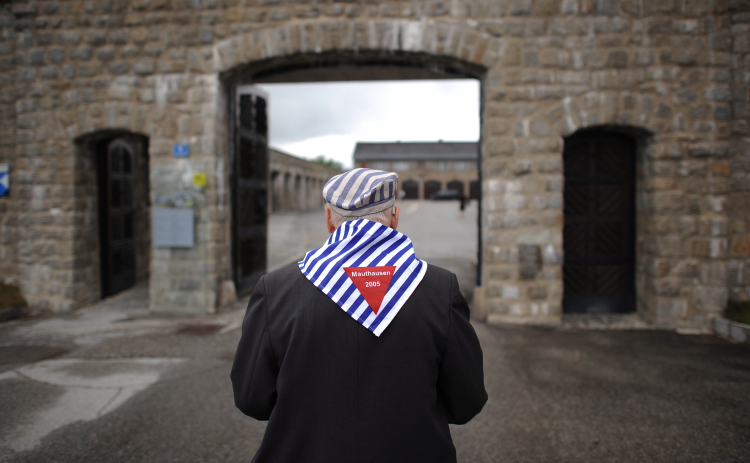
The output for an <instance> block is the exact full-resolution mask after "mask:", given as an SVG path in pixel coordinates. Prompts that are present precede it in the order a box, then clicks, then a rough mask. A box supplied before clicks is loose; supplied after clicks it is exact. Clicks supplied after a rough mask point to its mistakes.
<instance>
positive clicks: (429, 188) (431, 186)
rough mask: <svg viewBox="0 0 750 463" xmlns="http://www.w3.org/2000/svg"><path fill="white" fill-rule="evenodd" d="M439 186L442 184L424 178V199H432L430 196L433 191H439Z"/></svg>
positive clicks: (432, 194)
mask: <svg viewBox="0 0 750 463" xmlns="http://www.w3.org/2000/svg"><path fill="white" fill-rule="evenodd" d="M441 187H442V184H441V183H440V182H439V181H437V180H425V182H424V199H432V196H434V195H435V193H437V192H438V191H440V188H441Z"/></svg>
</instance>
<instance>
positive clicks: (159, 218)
mask: <svg viewBox="0 0 750 463" xmlns="http://www.w3.org/2000/svg"><path fill="white" fill-rule="evenodd" d="M193 228H194V226H193V210H192V209H178V208H152V209H151V239H152V240H153V245H154V246H157V247H164V248H192V247H193V246H194V245H195V239H194V237H195V233H194V230H193Z"/></svg>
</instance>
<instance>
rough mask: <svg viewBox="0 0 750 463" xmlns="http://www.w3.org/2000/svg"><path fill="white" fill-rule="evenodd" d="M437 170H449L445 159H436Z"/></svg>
mask: <svg viewBox="0 0 750 463" xmlns="http://www.w3.org/2000/svg"><path fill="white" fill-rule="evenodd" d="M435 170H437V171H440V172H442V171H446V170H448V163H447V162H445V161H435Z"/></svg>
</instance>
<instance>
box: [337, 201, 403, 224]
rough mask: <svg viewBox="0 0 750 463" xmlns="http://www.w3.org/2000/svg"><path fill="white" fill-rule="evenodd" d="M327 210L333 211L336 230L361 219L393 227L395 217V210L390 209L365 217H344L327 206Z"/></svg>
mask: <svg viewBox="0 0 750 463" xmlns="http://www.w3.org/2000/svg"><path fill="white" fill-rule="evenodd" d="M326 208H327V209H328V210H329V211H331V223H332V224H333V226H334V228H339V227H340V226H341V224H343V223H344V222H351V221H353V220H359V219H365V220H372V221H374V222H378V223H382V224H383V225H385V226H386V227H390V226H391V218H392V217H393V208H391V207H389V208H388V209H386V210H384V211H380V212H376V213H374V214H368V215H363V216H360V217H344V216H342V215H340V214H339V213H338V212H336V211H334V210H333V208H332V207H328V205H327V204H326Z"/></svg>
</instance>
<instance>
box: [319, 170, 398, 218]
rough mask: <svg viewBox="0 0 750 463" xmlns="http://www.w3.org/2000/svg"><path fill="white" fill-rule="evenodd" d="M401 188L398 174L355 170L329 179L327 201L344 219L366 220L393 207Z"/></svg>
mask: <svg viewBox="0 0 750 463" xmlns="http://www.w3.org/2000/svg"><path fill="white" fill-rule="evenodd" d="M397 189H398V174H397V173H396V172H385V171H382V170H373V169H352V170H350V171H349V172H344V173H343V174H339V175H337V176H335V177H333V178H332V179H330V180H328V182H327V183H326V186H324V187H323V198H325V200H326V202H327V203H328V204H329V205H330V206H331V209H333V210H334V211H336V212H338V213H339V215H341V216H343V217H362V216H365V215H368V214H374V213H376V212H381V211H384V210H386V209H388V208H389V207H391V206H393V204H394V203H395V202H396V190H397Z"/></svg>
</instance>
